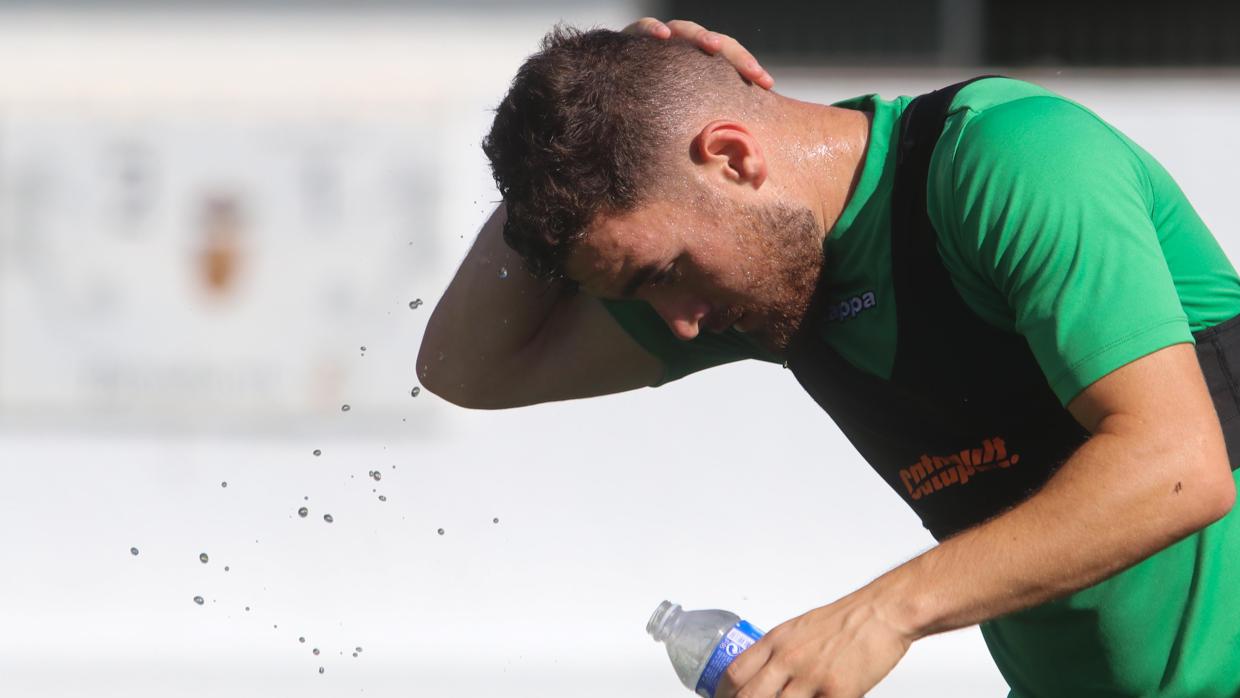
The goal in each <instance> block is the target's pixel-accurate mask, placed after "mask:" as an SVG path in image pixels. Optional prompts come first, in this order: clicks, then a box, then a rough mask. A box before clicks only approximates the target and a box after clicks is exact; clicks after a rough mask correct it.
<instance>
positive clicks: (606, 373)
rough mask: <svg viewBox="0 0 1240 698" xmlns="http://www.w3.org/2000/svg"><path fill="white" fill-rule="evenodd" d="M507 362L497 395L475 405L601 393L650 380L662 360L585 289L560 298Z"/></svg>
mask: <svg viewBox="0 0 1240 698" xmlns="http://www.w3.org/2000/svg"><path fill="white" fill-rule="evenodd" d="M512 364H513V365H512V375H511V376H509V380H507V381H506V384H505V387H504V389H503V394H497V395H492V396H490V398H489V401H491V402H493V403H494V404H483V405H477V406H478V407H520V406H523V405H532V404H536V403H540V402H550V401H553V400H571V399H574V398H584V397H594V396H597V395H607V394H610V393H618V392H623V391H626V390H633V389H635V388H643V387H647V386H652V385H655V384H657V383H658V382H659V381H660V379H661V378H662V376H663V363H662V362H661V361H660V360H659V359H658V358H656V357H655V356H654V355H653V354H651V353H649V352H647V351H646V350H645V349H643V348H642V346H641V345H640V344H638V343H637V342H636V341H635V340H634V339H633V338H632V337H630V336H629V335H628V333H627V332H625V331H624V329H622V328H621V327H620V324H619V323H618V322H617V321H616V320H615V318H613V317H612V316H611V314H610V313H608V312H607V309H606V308H604V307H603V304H602V303H601V302H600V301H599V300H598V299H597V298H594V297H593V296H590V295H588V294H585V293H576V294H574V295H572V296H569V297H566V298H564V299H562V300H561V301H560V302H559V304H558V306H557V307H556V309H555V311H554V312H553V313H552V315H551V317H550V318H548V321H547V322H546V323H545V324H544V325H543V327H542V329H541V330H540V332H539V333H538V335H537V336H536V337H535V338H534V339H533V340H532V341H531V342H530V343H529V344H528V345H526V347H525V348H524V349H522V351H521V352H520V353H519V354H518V355H517V356H516V357H514V359H513V361H512Z"/></svg>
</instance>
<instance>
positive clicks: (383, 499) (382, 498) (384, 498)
mask: <svg viewBox="0 0 1240 698" xmlns="http://www.w3.org/2000/svg"><path fill="white" fill-rule="evenodd" d="M379 501H380V502H386V501H387V497H385V496H383V495H379Z"/></svg>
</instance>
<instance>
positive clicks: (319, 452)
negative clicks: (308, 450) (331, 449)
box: [314, 448, 323, 456]
mask: <svg viewBox="0 0 1240 698" xmlns="http://www.w3.org/2000/svg"><path fill="white" fill-rule="evenodd" d="M314 455H316V456H321V455H323V452H322V451H320V450H319V449H317V448H316V449H314Z"/></svg>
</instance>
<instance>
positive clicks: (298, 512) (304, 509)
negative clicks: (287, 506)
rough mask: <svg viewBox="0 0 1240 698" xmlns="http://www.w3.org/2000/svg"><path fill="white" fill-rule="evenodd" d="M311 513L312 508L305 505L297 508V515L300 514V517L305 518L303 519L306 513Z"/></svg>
mask: <svg viewBox="0 0 1240 698" xmlns="http://www.w3.org/2000/svg"><path fill="white" fill-rule="evenodd" d="M309 513H310V510H309V509H307V508H305V507H302V508H300V509H298V510H297V515H298V516H300V517H301V518H303V519H304V518H306V515H307V514H309Z"/></svg>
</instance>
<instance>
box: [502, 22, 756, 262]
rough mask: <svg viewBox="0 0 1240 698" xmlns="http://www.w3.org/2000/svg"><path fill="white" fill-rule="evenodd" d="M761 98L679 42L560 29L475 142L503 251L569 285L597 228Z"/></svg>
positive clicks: (724, 65) (718, 61) (712, 59)
mask: <svg viewBox="0 0 1240 698" xmlns="http://www.w3.org/2000/svg"><path fill="white" fill-rule="evenodd" d="M756 92H762V91H761V90H759V89H758V88H755V87H753V86H752V85H751V84H750V83H749V82H747V81H746V80H744V79H743V78H742V77H740V75H739V74H738V73H737V72H736V70H735V69H734V68H732V66H731V65H730V64H728V62H727V61H726V60H724V59H723V58H721V57H717V56H709V55H707V54H705V53H703V52H701V51H699V50H698V49H697V48H696V47H694V46H693V45H692V44H690V43H688V42H686V41H681V40H675V39H672V40H664V39H654V38H650V37H641V36H633V35H630V34H625V33H621V32H614V31H608V30H602V29H595V30H591V31H584V32H583V31H580V30H577V29H574V28H572V27H566V26H562V25H557V26H556V27H555V28H554V29H552V30H551V32H550V33H548V34H547V35H546V36H545V37H544V38H543V40H542V45H541V50H540V51H539V52H538V53H536V54H534V55H533V56H531V57H530V58H528V59H527V60H526V61H525V63H524V64H523V65H522V66H521V68H520V70H519V71H518V72H517V75H516V77H515V78H514V79H513V81H512V86H511V87H510V89H509V90H508V94H507V95H505V96H504V100H503V101H502V102H501V103H500V105H499V107H497V108H496V110H495V121H494V122H493V123H492V125H491V132H490V133H489V134H488V135H487V136H486V138H485V139H484V140H483V142H482V150H483V152H485V153H486V156H487V158H488V159H489V160H490V161H491V172H492V174H493V175H494V177H495V183H496V184H497V185H498V187H499V191H500V194H501V195H502V196H503V199H504V203H505V205H506V207H507V220H506V222H505V224H504V240H505V242H507V244H508V246H509V247H511V248H512V249H513V250H515V251H516V252H517V253H518V254H520V255H521V257H522V259H524V260H525V264H526V266H527V267H528V268H529V270H530V271H531V272H532V273H533V274H534V275H535V276H538V277H540V278H542V279H544V280H547V281H554V280H565V281H568V280H567V279H565V276H564V263H565V260H566V259H567V257H568V254H569V252H570V251H571V249H572V246H573V244H575V243H576V242H577V241H578V240H580V239H581V237H582V235H583V234H584V232H585V229H586V227H587V226H589V225H590V223H591V222H592V221H593V219H594V218H595V217H596V216H597V215H598V214H600V213H606V214H609V215H614V214H622V213H626V212H628V211H632V210H633V209H634V208H636V207H637V206H638V205H639V204H641V203H642V202H643V201H645V200H646V197H647V196H648V195H649V194H650V193H651V192H652V191H653V190H654V189H655V187H656V186H658V184H659V180H660V175H661V174H664V173H665V171H666V167H667V164H668V163H669V161H670V158H669V157H668V154H669V153H672V154H683V153H684V152H685V151H686V150H687V148H688V146H689V140H688V137H689V136H690V135H691V131H690V129H696V128H700V127H701V126H702V125H704V124H705V123H706V120H705V119H703V118H701V117H703V115H704V114H706V113H707V112H708V111H710V110H715V111H719V112H721V113H720V114H718V116H722V115H725V114H726V115H729V116H733V117H736V116H738V115H739V114H738V113H737V112H738V111H739V110H740V109H742V108H743V106H742V103H743V102H745V101H746V100H747V99H756V97H755V96H754V93H756ZM733 107H735V108H733ZM728 110H730V113H728ZM698 121H700V122H701V123H698ZM693 132H695V131H693ZM678 138H683V140H684V142H683V143H678V142H677V139H678ZM569 285H571V281H569Z"/></svg>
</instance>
